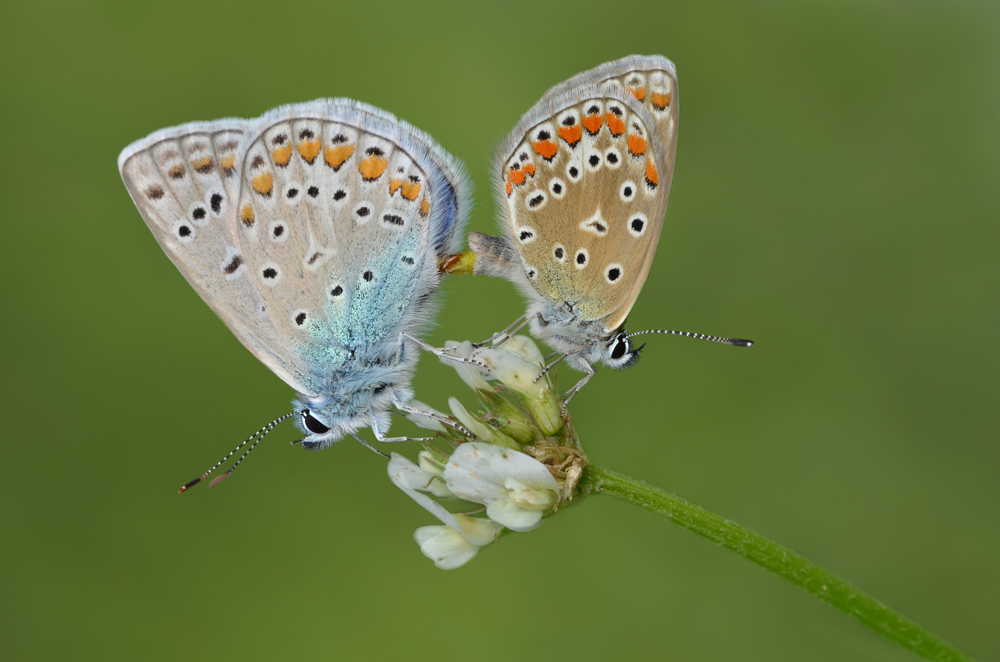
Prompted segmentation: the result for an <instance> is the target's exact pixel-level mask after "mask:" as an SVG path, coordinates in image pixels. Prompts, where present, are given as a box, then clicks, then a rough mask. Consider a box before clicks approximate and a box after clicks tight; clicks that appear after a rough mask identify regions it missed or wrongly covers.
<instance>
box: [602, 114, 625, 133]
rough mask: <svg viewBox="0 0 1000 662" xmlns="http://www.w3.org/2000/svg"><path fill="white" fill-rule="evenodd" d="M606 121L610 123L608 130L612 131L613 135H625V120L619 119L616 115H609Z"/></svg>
mask: <svg viewBox="0 0 1000 662" xmlns="http://www.w3.org/2000/svg"><path fill="white" fill-rule="evenodd" d="M604 119H605V120H606V121H607V123H608V129H609V130H610V131H611V135H613V136H620V135H622V134H623V133H625V120H623V119H622V118H620V117H618V116H617V115H615V114H614V113H607V114H606V115H605V116H604Z"/></svg>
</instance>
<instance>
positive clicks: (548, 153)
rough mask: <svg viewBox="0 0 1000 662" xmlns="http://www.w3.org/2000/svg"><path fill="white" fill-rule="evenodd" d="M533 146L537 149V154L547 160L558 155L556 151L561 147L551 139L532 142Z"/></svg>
mask: <svg viewBox="0 0 1000 662" xmlns="http://www.w3.org/2000/svg"><path fill="white" fill-rule="evenodd" d="M531 147H532V149H534V150H535V154H538V155H539V156H540V157H542V158H543V159H545V160H546V161H549V160H551V159H552V157H553V156H555V155H556V152H558V151H559V147H557V146H556V144H555V143H554V142H552V141H551V140H539V141H538V142H534V143H531Z"/></svg>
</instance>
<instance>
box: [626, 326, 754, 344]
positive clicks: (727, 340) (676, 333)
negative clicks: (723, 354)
mask: <svg viewBox="0 0 1000 662" xmlns="http://www.w3.org/2000/svg"><path fill="white" fill-rule="evenodd" d="M644 333H664V334H667V335H669V336H684V337H686V338H697V339H698V340H711V341H712V342H720V343H722V344H723V345H733V346H734V347H753V341H752V340H741V339H740V338H720V337H719V336H706V335H705V334H704V333H691V332H690V331H666V330H664V329H650V330H649V331H636V332H635V333H630V334H628V335H627V336H626V338H631V337H632V336H641V335H642V334H644Z"/></svg>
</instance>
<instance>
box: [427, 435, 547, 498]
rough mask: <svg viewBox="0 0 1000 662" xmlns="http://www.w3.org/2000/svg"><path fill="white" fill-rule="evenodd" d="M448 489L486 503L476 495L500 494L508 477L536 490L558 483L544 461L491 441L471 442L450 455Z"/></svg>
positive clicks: (445, 472)
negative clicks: (486, 442) (496, 444)
mask: <svg viewBox="0 0 1000 662" xmlns="http://www.w3.org/2000/svg"><path fill="white" fill-rule="evenodd" d="M444 478H445V480H446V481H447V482H448V489H450V490H451V491H452V492H453V493H454V494H456V495H458V496H460V497H461V498H463V499H467V500H469V501H476V502H478V503H484V501H482V500H481V499H480V498H473V496H474V495H490V496H492V495H498V494H500V493H501V491H503V490H505V489H506V483H507V479H508V478H513V479H514V480H516V481H517V482H518V483H520V484H521V485H523V486H526V487H530V488H531V489H533V490H551V491H552V492H555V493H557V494H558V492H559V486H558V485H557V484H556V479H555V478H553V477H552V474H551V473H549V470H548V469H547V468H546V467H545V465H544V464H542V463H541V462H539V461H538V460H536V459H535V458H533V457H530V456H528V455H525V454H524V453H521V452H518V451H515V450H510V449H508V448H501V447H500V446H494V445H492V444H485V443H482V442H478V441H470V442H468V443H465V444H462V445H461V446H459V447H458V448H456V449H455V452H454V453H452V454H451V459H450V460H449V461H448V466H447V467H446V468H445V470H444Z"/></svg>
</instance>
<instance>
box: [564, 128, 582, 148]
mask: <svg viewBox="0 0 1000 662" xmlns="http://www.w3.org/2000/svg"><path fill="white" fill-rule="evenodd" d="M582 135H583V129H582V128H580V125H579V124H574V125H573V126H562V127H559V137H560V138H562V139H563V140H565V141H566V142H567V143H569V145H570V147H572V146H573V145H575V144H577V143H578V142H580V137H581V136H582Z"/></svg>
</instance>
